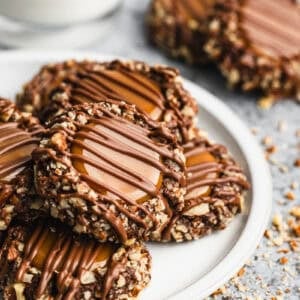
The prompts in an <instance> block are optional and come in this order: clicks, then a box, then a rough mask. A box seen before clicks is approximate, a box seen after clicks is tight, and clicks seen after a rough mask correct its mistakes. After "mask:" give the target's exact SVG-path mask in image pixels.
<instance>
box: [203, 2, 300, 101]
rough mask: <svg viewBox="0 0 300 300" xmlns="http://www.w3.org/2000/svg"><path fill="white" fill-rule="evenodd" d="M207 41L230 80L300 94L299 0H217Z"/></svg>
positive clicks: (272, 92) (276, 94)
mask: <svg viewBox="0 0 300 300" xmlns="http://www.w3.org/2000/svg"><path fill="white" fill-rule="evenodd" d="M216 3H217V4H216V5H215V10H214V17H213V18H212V19H211V20H210V25H209V30H210V31H209V36H210V38H209V40H208V42H207V44H206V46H205V50H206V52H207V53H208V54H209V56H210V57H211V58H212V59H213V60H214V61H216V62H217V64H218V65H219V67H220V69H221V71H222V72H223V74H224V75H225V76H226V77H227V79H228V81H229V83H230V84H231V85H232V86H237V87H241V88H242V89H243V90H244V91H249V90H256V89H257V90H261V91H262V92H263V93H264V94H265V95H266V96H267V97H269V99H276V98H280V97H285V96H291V97H295V98H297V99H300V31H299V27H300V5H299V3H298V2H297V1H296V0H276V1H269V0H260V1H256V0H230V1H227V0H226V1H225V0H217V1H216Z"/></svg>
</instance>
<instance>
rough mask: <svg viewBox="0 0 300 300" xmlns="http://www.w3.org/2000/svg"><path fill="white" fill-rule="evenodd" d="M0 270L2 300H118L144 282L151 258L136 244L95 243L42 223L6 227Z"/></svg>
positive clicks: (53, 224)
mask: <svg viewBox="0 0 300 300" xmlns="http://www.w3.org/2000/svg"><path fill="white" fill-rule="evenodd" d="M0 266H1V268H0V297H1V298H4V299H28V300H29V299H46V298H47V299H50V298H51V299H70V300H71V299H72V300H73V299H102V300H103V299H124V296H127V297H128V298H131V297H132V298H135V297H136V296H137V295H138V294H139V292H140V291H141V290H143V289H144V288H145V286H146V285H147V284H148V283H149V280H150V267H151V258H150V254H149V252H148V251H147V249H146V248H145V247H144V246H143V245H142V244H141V243H138V242H134V241H132V240H131V241H128V243H127V244H126V245H123V246H121V245H117V244H112V243H98V242H97V241H95V240H93V239H90V238H88V237H86V236H79V235H76V234H73V233H72V231H71V230H70V229H69V228H67V227H66V226H64V225H62V224H61V223H59V222H56V221H54V220H50V219H46V220H38V221H36V222H34V223H33V224H31V225H24V224H15V225H13V226H10V227H9V229H8V232H7V236H6V239H5V241H4V243H3V245H2V246H1V248H0Z"/></svg>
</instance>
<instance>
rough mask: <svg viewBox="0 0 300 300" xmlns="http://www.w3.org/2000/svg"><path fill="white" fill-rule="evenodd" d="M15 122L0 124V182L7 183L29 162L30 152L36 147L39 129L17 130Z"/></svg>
mask: <svg viewBox="0 0 300 300" xmlns="http://www.w3.org/2000/svg"><path fill="white" fill-rule="evenodd" d="M19 127H20V126H19V124H18V123H16V122H9V123H0V181H9V180H11V179H12V178H13V177H14V176H15V175H17V174H18V173H20V172H21V171H22V170H23V169H24V168H25V167H26V166H27V165H28V164H29V163H30V161H31V152H32V151H33V150H34V149H35V148H36V147H37V146H38V144H39V138H37V137H36V135H37V134H38V133H40V132H41V129H40V128H39V127H37V128H33V129H32V131H26V130H23V129H21V128H19Z"/></svg>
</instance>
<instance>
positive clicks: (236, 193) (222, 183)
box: [163, 134, 250, 241]
mask: <svg viewBox="0 0 300 300" xmlns="http://www.w3.org/2000/svg"><path fill="white" fill-rule="evenodd" d="M184 154H185V157H186V166H187V193H186V195H185V207H184V209H183V211H181V212H179V213H175V214H174V215H173V217H172V219H171V221H170V222H169V225H168V227H167V228H166V230H165V231H164V234H163V240H165V241H170V240H175V241H184V240H192V239H198V238H200V237H202V236H204V235H206V234H208V233H211V232H213V231H216V230H220V229H224V228H225V227H226V226H227V224H228V223H229V222H230V221H231V220H232V219H233V218H234V216H235V215H237V214H238V213H240V212H241V211H242V205H243V199H244V194H245V191H246V190H248V189H249V188H250V185H249V183H248V181H247V178H246V176H245V174H244V173H243V171H242V169H241V168H240V167H239V165H238V164H237V163H236V162H235V161H234V159H233V158H232V156H231V155H230V154H229V152H228V150H227V149H226V147H225V146H223V145H220V144H214V143H212V142H210V141H209V140H208V139H207V138H205V137H202V136H201V135H200V134H198V136H197V137H196V138H195V139H193V140H191V141H190V142H188V143H187V144H185V145H184Z"/></svg>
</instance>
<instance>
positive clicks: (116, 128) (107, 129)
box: [66, 116, 182, 240]
mask: <svg viewBox="0 0 300 300" xmlns="http://www.w3.org/2000/svg"><path fill="white" fill-rule="evenodd" d="M79 127H80V130H79V131H77V133H75V135H74V138H73V137H69V138H68V139H69V141H70V142H71V144H72V149H73V150H71V153H70V154H69V155H70V158H71V159H72V162H73V165H74V166H75V168H76V169H77V170H78V171H79V172H80V177H81V178H82V179H83V180H85V181H86V182H87V183H88V184H89V185H90V186H91V187H93V188H94V189H95V190H96V191H97V192H98V193H100V194H103V195H104V201H105V202H107V201H108V202H111V203H114V204H115V205H116V206H117V208H118V209H119V210H120V211H122V212H123V213H124V214H125V215H126V216H127V217H128V218H130V219H133V220H134V221H135V222H137V223H138V224H140V225H141V226H143V227H147V225H146V223H145V222H143V220H142V219H140V218H138V217H136V216H135V215H133V214H131V213H130V211H128V210H126V209H125V208H124V207H123V205H122V204H121V205H119V204H118V199H121V200H123V201H125V202H126V203H127V205H128V204H129V205H134V206H137V207H138V208H139V209H140V210H142V211H143V212H144V213H145V214H146V215H148V217H150V218H151V219H153V217H152V216H151V214H150V212H149V211H148V210H146V209H145V208H144V207H143V206H142V205H141V203H142V202H144V201H146V200H147V199H149V198H152V197H156V196H157V194H158V190H159V189H160V187H161V184H162V175H161V173H164V174H165V175H167V176H172V177H174V178H176V179H177V180H178V179H179V178H180V177H179V176H178V174H177V173H176V172H171V171H169V170H168V169H167V167H166V166H165V164H164V163H163V162H162V161H161V160H162V159H166V158H168V159H173V160H175V161H178V162H179V160H178V159H177V158H176V156H175V155H174V153H172V152H171V151H170V150H168V148H167V147H166V146H164V145H161V144H159V143H154V142H153V140H151V139H150V138H149V137H148V135H149V134H150V131H149V130H147V129H146V128H142V127H140V126H136V125H134V124H132V123H131V122H128V121H126V120H125V119H121V118H117V117H116V116H114V117H113V118H108V117H106V116H103V117H101V118H100V119H95V118H91V119H90V120H89V123H88V124H87V125H79ZM100 146H102V147H101V148H100ZM66 154H67V155H68V153H66ZM181 163H182V162H181ZM91 167H92V168H91ZM87 168H89V169H90V171H87ZM95 172H96V173H95ZM105 174H106V175H105ZM147 174H148V176H147ZM153 174H154V177H153ZM101 175H102V176H101ZM107 175H108V177H107ZM145 175H146V176H145ZM116 179H117V180H116ZM108 182H109V183H108ZM128 189H129V191H128ZM137 195H138V198H137ZM166 206H167V203H166ZM106 218H107V219H108V220H110V223H111V224H112V223H114V220H113V219H111V218H112V214H111V213H109V211H107V215H106ZM153 221H154V219H153ZM114 225H115V226H116V224H114ZM120 225H122V224H120ZM115 228H117V232H118V233H119V236H121V237H122V240H125V239H126V236H124V231H123V230H122V227H120V226H116V227H115ZM122 233H123V234H122Z"/></svg>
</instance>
